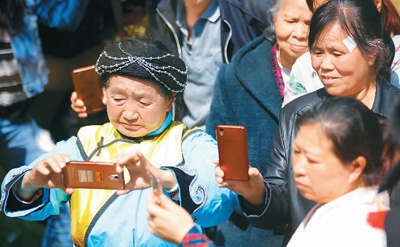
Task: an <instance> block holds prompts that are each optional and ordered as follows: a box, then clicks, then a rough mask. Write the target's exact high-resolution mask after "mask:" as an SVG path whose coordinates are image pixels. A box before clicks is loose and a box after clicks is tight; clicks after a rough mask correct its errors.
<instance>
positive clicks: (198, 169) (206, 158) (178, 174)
mask: <svg viewBox="0 0 400 247" xmlns="http://www.w3.org/2000/svg"><path fill="white" fill-rule="evenodd" d="M182 151H183V159H184V162H183V163H182V164H181V165H179V166H176V167H165V168H166V169H170V170H171V171H172V172H173V173H174V174H175V178H176V180H177V182H178V185H179V193H180V203H181V206H182V207H183V208H185V209H186V210H187V211H188V212H189V213H191V214H192V217H193V218H194V220H195V222H196V223H197V224H199V225H200V226H202V227H211V226H215V225H218V224H220V223H222V222H224V221H226V220H228V218H229V216H230V215H231V214H232V212H233V210H234V209H235V208H236V207H237V206H238V199H237V195H236V194H235V193H234V192H232V191H231V190H229V189H227V188H219V186H218V184H217V182H216V181H215V172H214V170H215V164H214V163H213V161H214V160H216V159H217V158H218V148H217V143H216V141H215V140H214V139H213V138H212V137H211V136H210V135H208V134H206V133H205V132H204V131H202V130H200V129H199V130H195V131H192V132H191V133H189V134H188V135H186V136H185V138H184V139H183V144H182Z"/></svg>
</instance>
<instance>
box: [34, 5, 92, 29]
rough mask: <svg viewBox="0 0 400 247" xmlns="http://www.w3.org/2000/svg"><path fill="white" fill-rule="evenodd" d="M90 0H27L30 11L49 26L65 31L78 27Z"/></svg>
mask: <svg viewBox="0 0 400 247" xmlns="http://www.w3.org/2000/svg"><path fill="white" fill-rule="evenodd" d="M88 2H89V0H58V1H55V0H26V6H27V8H28V11H29V12H30V13H32V14H35V15H37V16H38V18H39V21H40V22H41V23H43V24H45V25H47V26H49V27H52V28H58V29H61V30H64V31H74V30H75V29H77V28H78V26H79V24H80V23H81V21H82V18H83V16H84V14H85V11H86V6H87V4H88Z"/></svg>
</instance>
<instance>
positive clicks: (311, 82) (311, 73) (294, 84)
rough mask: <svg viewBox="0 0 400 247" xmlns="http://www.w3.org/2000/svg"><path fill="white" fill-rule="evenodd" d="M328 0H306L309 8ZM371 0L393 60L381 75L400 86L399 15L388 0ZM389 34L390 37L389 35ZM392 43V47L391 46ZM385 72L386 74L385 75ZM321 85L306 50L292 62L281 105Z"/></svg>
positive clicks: (316, 6)
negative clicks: (385, 35) (381, 23)
mask: <svg viewBox="0 0 400 247" xmlns="http://www.w3.org/2000/svg"><path fill="white" fill-rule="evenodd" d="M327 1H328V0H307V3H308V5H309V7H310V8H311V9H315V8H318V7H319V6H320V5H322V4H323V3H325V2H327ZM370 1H373V2H374V3H375V5H376V7H377V9H378V11H379V13H380V14H381V18H382V22H383V25H384V30H385V32H386V33H387V35H388V36H387V37H386V40H385V42H386V44H387V46H388V51H389V52H390V53H393V55H394V57H393V61H392V65H391V67H390V72H389V71H386V72H385V73H384V75H383V76H387V77H388V79H389V78H390V83H391V84H393V85H395V86H396V87H399V88H400V78H399V77H400V15H399V13H398V12H397V10H396V8H395V7H394V6H393V3H392V2H391V1H390V0H370ZM389 35H390V37H391V38H390V37H389ZM392 43H393V44H394V48H393V47H392ZM385 74H387V75H385ZM322 87H323V84H322V82H321V80H320V79H319V77H318V74H317V73H316V72H315V70H314V69H313V68H312V66H311V54H310V53H308V52H306V53H305V54H303V55H302V56H300V57H299V59H297V60H296V62H295V63H294V64H293V69H292V71H291V73H290V79H289V83H288V84H287V86H286V87H285V98H284V101H283V104H282V107H283V106H285V105H286V104H287V103H289V102H290V101H292V100H294V99H295V98H298V97H300V96H301V95H304V94H306V93H309V92H312V91H315V90H317V89H320V88H322Z"/></svg>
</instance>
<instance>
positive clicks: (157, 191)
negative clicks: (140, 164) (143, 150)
mask: <svg viewBox="0 0 400 247" xmlns="http://www.w3.org/2000/svg"><path fill="white" fill-rule="evenodd" d="M150 185H151V187H152V189H153V193H154V196H156V197H159V196H160V195H161V193H163V187H162V185H161V183H160V181H159V180H158V178H157V177H156V176H155V175H154V174H151V176H150Z"/></svg>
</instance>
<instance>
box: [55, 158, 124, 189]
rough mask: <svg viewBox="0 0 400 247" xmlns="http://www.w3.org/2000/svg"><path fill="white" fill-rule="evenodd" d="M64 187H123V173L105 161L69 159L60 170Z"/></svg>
mask: <svg viewBox="0 0 400 247" xmlns="http://www.w3.org/2000/svg"><path fill="white" fill-rule="evenodd" d="M62 173H63V181H64V186H65V187H66V188H86V189H114V190H116V189H124V188H125V180H124V174H123V172H122V173H117V172H116V171H115V164H113V163H107V162H91V161H71V162H69V163H67V165H66V166H65V167H64V168H63V170H62Z"/></svg>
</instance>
